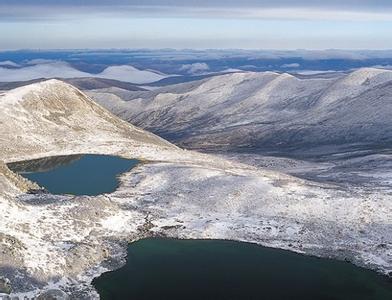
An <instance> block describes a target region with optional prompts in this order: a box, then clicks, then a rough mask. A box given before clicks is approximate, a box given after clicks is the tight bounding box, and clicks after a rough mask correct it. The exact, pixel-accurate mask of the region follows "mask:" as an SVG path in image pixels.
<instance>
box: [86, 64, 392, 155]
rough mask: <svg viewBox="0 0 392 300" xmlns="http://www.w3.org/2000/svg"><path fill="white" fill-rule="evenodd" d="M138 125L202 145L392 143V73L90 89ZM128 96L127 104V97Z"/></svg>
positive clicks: (240, 76)
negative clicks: (140, 88) (148, 89)
mask: <svg viewBox="0 0 392 300" xmlns="http://www.w3.org/2000/svg"><path fill="white" fill-rule="evenodd" d="M90 95H91V96H92V97H93V98H94V99H96V101H98V102H99V103H100V104H102V105H103V106H105V107H107V108H108V109H109V110H111V111H112V112H114V113H115V114H117V115H118V116H120V117H121V118H123V119H125V120H128V121H130V122H132V123H133V124H136V125H138V126H141V127H143V128H146V129H148V130H151V131H153V132H155V133H158V134H160V135H161V136H164V137H166V138H168V139H171V140H172V141H176V142H178V143H179V144H181V145H184V146H186V147H192V148H201V149H207V148H211V149H219V150H226V149H231V150H233V149H234V150H238V149H239V148H247V149H264V150H265V149H267V150H276V149H280V150H282V149H293V148H294V149H295V148H300V149H304V148H314V147H321V146H331V145H335V146H339V145H349V144H357V145H363V146H367V145H371V146H382V145H383V144H388V143H391V142H392V121H391V117H390V116H391V113H392V71H388V70H379V69H371V68H366V69H360V70H357V71H354V72H352V73H350V74H347V75H342V74H338V75H336V76H329V77H328V78H318V77H315V78H313V77H312V76H305V77H301V78H297V77H295V76H292V75H289V74H278V73H273V72H264V73H234V74H228V75H222V76H216V77H212V78H209V79H205V80H201V81H198V82H192V83H186V84H180V85H174V86H171V87H166V88H163V89H158V90H155V91H152V92H140V93H139V92H136V93H132V92H129V93H126V94H124V93H123V94H122V95H119V94H117V95H116V94H115V93H110V92H108V91H105V90H97V91H94V92H91V93H90ZM122 100H127V101H122Z"/></svg>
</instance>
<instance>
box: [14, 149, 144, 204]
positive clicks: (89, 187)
mask: <svg viewBox="0 0 392 300" xmlns="http://www.w3.org/2000/svg"><path fill="white" fill-rule="evenodd" d="M138 163H139V161H138V160H135V159H125V158H120V157H116V156H108V155H90V154H88V155H87V154H86V155H70V156H56V157H48V158H42V159H37V160H30V161H23V162H17V163H11V164H8V167H9V168H10V169H11V170H12V171H14V172H17V173H19V174H21V175H22V176H23V177H26V178H28V179H29V180H31V181H34V182H36V183H38V184H39V185H40V186H41V187H43V188H45V189H46V190H48V191H49V192H51V193H53V194H72V195H88V196H95V195H100V194H105V193H111V192H114V191H115V190H116V188H117V187H118V184H119V180H118V176H119V175H121V174H122V173H125V172H127V171H129V170H131V169H132V168H133V167H135V166H136V165H137V164H138Z"/></svg>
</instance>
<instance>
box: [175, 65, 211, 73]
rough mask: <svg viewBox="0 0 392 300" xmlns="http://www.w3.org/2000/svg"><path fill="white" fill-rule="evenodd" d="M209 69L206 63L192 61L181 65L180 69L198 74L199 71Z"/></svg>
mask: <svg viewBox="0 0 392 300" xmlns="http://www.w3.org/2000/svg"><path fill="white" fill-rule="evenodd" d="M209 69H210V67H209V66H208V64H206V63H193V64H186V65H182V66H181V68H180V71H185V72H187V73H188V74H199V73H203V72H206V71H208V70H209Z"/></svg>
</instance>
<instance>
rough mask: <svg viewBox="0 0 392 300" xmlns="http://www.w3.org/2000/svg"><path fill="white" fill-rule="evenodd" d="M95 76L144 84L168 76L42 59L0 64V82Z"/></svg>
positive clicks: (132, 69) (133, 69)
mask: <svg viewBox="0 0 392 300" xmlns="http://www.w3.org/2000/svg"><path fill="white" fill-rule="evenodd" d="M80 77H96V78H105V79H113V80H119V81H125V82H131V83H134V84H145V83H151V82H155V81H159V80H162V79H164V78H168V77H170V76H169V75H166V74H163V73H160V72H157V71H153V70H139V69H137V68H135V67H133V66H129V65H121V66H109V67H107V68H106V69H105V70H103V71H102V72H101V73H98V74H92V73H87V72H83V71H80V70H77V69H75V68H74V67H72V66H71V65H70V64H69V63H67V62H63V61H50V60H49V61H44V62H39V63H37V64H34V65H28V66H24V67H21V68H8V67H2V66H1V65H0V82H16V81H28V80H34V79H40V78H80Z"/></svg>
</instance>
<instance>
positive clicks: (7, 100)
mask: <svg viewBox="0 0 392 300" xmlns="http://www.w3.org/2000/svg"><path fill="white" fill-rule="evenodd" d="M0 109H1V112H2V113H1V114H0V124H1V131H0V140H2V141H4V142H2V143H0V153H1V154H0V160H5V161H10V160H14V159H15V158H16V157H17V158H18V159H21V158H22V157H23V155H26V156H27V155H28V156H29V157H30V158H31V157H32V156H43V155H46V154H48V152H50V151H51V150H56V151H64V153H67V151H68V150H69V149H72V150H73V151H78V150H79V151H80V152H82V153H83V152H96V151H100V148H103V147H105V148H107V147H112V148H113V149H116V147H118V145H117V144H116V143H115V142H116V141H117V142H118V143H128V144H129V146H130V148H133V149H139V150H138V151H139V155H140V152H142V151H143V148H146V147H147V148H149V149H150V151H148V150H145V154H144V155H145V157H146V158H148V156H149V154H148V153H150V152H151V150H152V149H154V148H162V149H165V148H168V149H173V148H175V147H174V146H173V145H171V144H170V143H168V142H166V141H164V140H163V139H161V138H159V137H157V136H155V135H153V134H151V133H148V132H145V131H143V130H141V129H139V128H136V127H134V126H133V125H130V124H129V123H127V122H124V121H122V120H120V119H118V118H117V117H116V116H114V115H112V114H111V113H110V112H108V111H107V110H105V109H104V108H102V107H101V106H99V105H97V104H95V103H94V102H93V101H92V100H91V99H89V98H88V97H87V96H86V95H84V94H83V93H81V92H80V91H79V90H78V89H76V88H74V87H73V86H71V85H69V84H66V83H64V82H61V81H58V80H49V81H45V82H41V83H36V84H32V85H28V86H25V87H21V88H17V89H15V90H12V91H9V92H7V93H4V94H3V95H0ZM89 141H90V142H89ZM89 144H90V145H91V148H89V146H88V145H89Z"/></svg>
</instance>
